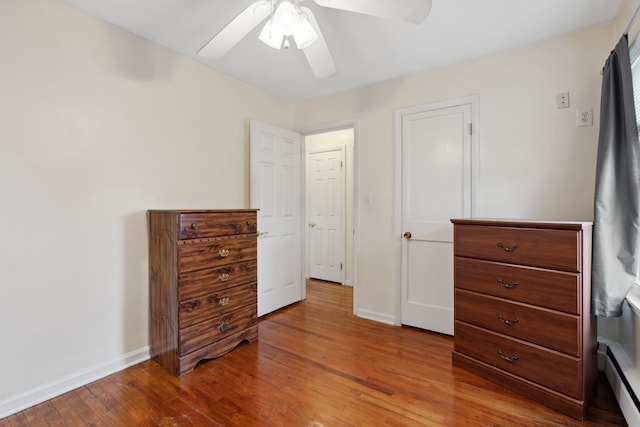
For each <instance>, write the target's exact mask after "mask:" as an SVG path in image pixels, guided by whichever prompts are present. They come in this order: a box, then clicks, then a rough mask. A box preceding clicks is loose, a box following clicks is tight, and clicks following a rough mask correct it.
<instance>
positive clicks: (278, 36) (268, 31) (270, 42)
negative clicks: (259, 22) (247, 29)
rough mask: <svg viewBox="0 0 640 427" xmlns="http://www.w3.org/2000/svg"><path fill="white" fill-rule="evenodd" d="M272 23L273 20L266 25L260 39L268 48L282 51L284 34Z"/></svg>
mask: <svg viewBox="0 0 640 427" xmlns="http://www.w3.org/2000/svg"><path fill="white" fill-rule="evenodd" d="M272 21H273V19H269V20H268V21H267V23H266V24H264V27H262V31H261V32H260V35H259V36H258V38H259V39H260V41H262V42H263V43H264V44H266V45H267V46H271V47H272V48H274V49H280V46H282V39H283V38H284V34H283V33H282V31H279V29H278V26H277V25H273V22H272Z"/></svg>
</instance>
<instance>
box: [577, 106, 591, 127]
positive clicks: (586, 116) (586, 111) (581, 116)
mask: <svg viewBox="0 0 640 427" xmlns="http://www.w3.org/2000/svg"><path fill="white" fill-rule="evenodd" d="M592 125H593V109H592V108H591V107H589V108H581V109H577V110H576V126H592Z"/></svg>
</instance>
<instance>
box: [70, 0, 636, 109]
mask: <svg viewBox="0 0 640 427" xmlns="http://www.w3.org/2000/svg"><path fill="white" fill-rule="evenodd" d="M63 1H64V2H65V3H68V4H69V5H72V6H74V7H77V8H79V9H82V10H84V11H86V12H88V13H89V14H91V15H94V16H96V17H98V18H101V19H103V20H105V21H107V22H110V23H112V24H114V25H116V26H118V27H121V28H124V29H126V30H129V31H131V32H132V33H135V34H137V35H139V36H141V37H143V38H145V39H148V40H151V41H154V42H156V43H158V44H160V45H162V46H165V47H167V48H169V49H171V50H173V51H175V52H178V53H180V54H182V55H185V56H187V57H189V58H192V59H194V60H196V61H199V62H202V63H204V64H206V65H208V66H210V67H211V68H214V69H216V70H219V71H221V72H222V73H225V74H227V75H229V76H232V77H234V78H236V79H238V80H241V81H243V82H246V83H248V84H250V85H252V86H255V87H257V88H260V89H262V90H264V91H266V92H268V93H271V94H273V95H276V96H279V97H281V98H284V99H286V100H289V101H292V102H299V101H303V100H307V99H311V98H316V97H319V96H323V95H327V94H331V93H336V92H340V91H344V90H347V89H351V88H354V87H359V86H364V85H367V84H370V83H375V82H379V81H383V80H387V79H390V78H393V77H398V76H402V75H407V74H411V73H414V72H417V71H420V70H424V69H429V68H434V67H438V66H442V65H445V64H450V63H454V62H458V61H463V60H465V59H469V58H473V57H478V56H481V55H485V54H487V53H491V52H496V51H499V50H504V49H508V48H512V47H515V46H519V45H523V44H527V43H530V42H533V41H536V40H540V39H544V38H549V37H553V36H556V35H559V34H563V33H569V32H572V31H576V30H578V29H580V28H585V27H590V26H593V25H597V24H602V23H606V22H610V21H612V20H613V19H615V17H616V16H617V14H618V12H619V10H620V8H621V6H622V3H623V0H433V8H432V10H431V14H430V15H429V17H428V18H427V19H426V21H425V22H423V23H422V24H420V25H414V24H408V23H404V22H400V21H393V20H388V19H382V18H376V17H371V16H365V15H360V14H356V13H351V12H345V11H340V10H335V9H329V8H323V7H319V6H317V5H316V4H315V3H314V2H313V1H312V0H302V1H301V3H303V5H304V6H307V7H309V8H310V9H312V11H313V13H314V14H315V16H316V19H317V21H318V23H319V25H320V28H321V29H322V32H323V34H324V37H325V39H326V42H327V45H328V46H329V49H330V50H331V53H332V55H333V58H334V61H335V63H336V66H337V67H338V72H337V73H336V74H335V75H334V76H332V77H328V78H326V79H316V78H315V77H314V76H313V74H312V72H311V69H310V68H309V66H308V64H307V62H306V60H305V57H304V55H303V53H302V52H301V51H299V50H297V49H295V48H294V47H292V48H291V49H289V50H280V51H279V50H275V49H273V48H270V47H268V46H267V45H265V44H263V43H262V42H260V41H259V40H258V34H259V31H260V29H261V27H262V26H261V25H259V26H258V27H257V28H256V29H255V30H254V31H253V32H251V33H249V35H248V36H247V37H245V38H244V39H243V40H242V41H241V42H240V43H239V44H238V45H236V46H235V47H234V48H233V49H231V51H230V52H229V53H228V54H226V55H225V56H224V57H223V58H221V59H219V60H210V61H206V60H203V59H202V58H199V57H198V56H197V55H196V52H197V51H198V50H199V49H200V48H201V47H202V46H203V45H204V44H206V43H207V42H208V41H209V40H210V39H211V38H212V37H213V36H214V35H215V34H216V33H217V32H218V31H220V30H221V29H222V28H223V27H224V26H225V25H226V24H227V23H228V22H229V21H231V20H232V19H233V18H234V17H235V16H236V15H237V14H238V13H240V12H241V11H242V10H244V9H245V8H246V7H247V6H248V5H249V4H251V3H252V2H253V1H254V0H63ZM604 60H605V58H603V61H604Z"/></svg>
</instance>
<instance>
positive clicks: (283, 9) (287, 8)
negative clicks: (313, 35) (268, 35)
mask: <svg viewBox="0 0 640 427" xmlns="http://www.w3.org/2000/svg"><path fill="white" fill-rule="evenodd" d="M271 20H272V21H273V24H272V25H273V26H274V27H277V28H278V30H279V31H282V33H283V34H284V35H285V36H290V35H292V34H293V33H294V31H295V29H296V27H297V26H298V23H299V22H300V21H301V20H302V19H301V16H300V14H299V13H298V11H297V10H296V8H295V7H294V6H293V4H291V2H290V1H288V0H283V1H281V2H280V4H278V7H277V8H276V11H275V13H274V14H273V18H271Z"/></svg>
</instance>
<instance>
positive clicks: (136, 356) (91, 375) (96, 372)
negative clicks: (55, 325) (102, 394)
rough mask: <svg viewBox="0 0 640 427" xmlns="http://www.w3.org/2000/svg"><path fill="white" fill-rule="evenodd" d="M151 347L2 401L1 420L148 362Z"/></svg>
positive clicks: (0, 407) (0, 403) (0, 408)
mask: <svg viewBox="0 0 640 427" xmlns="http://www.w3.org/2000/svg"><path fill="white" fill-rule="evenodd" d="M149 357H150V355H149V346H146V347H142V348H139V349H137V350H134V351H132V352H130V353H127V354H124V355H122V356H118V357H114V358H113V359H111V360H107V361H105V362H103V363H100V364H98V365H95V366H93V367H91V368H88V369H85V370H83V371H78V372H76V373H74V374H71V375H68V376H66V377H62V378H59V379H58V380H56V381H53V382H51V383H49V384H44V385H42V386H40V387H37V388H34V389H31V390H27V391H26V392H23V393H20V394H19V395H16V396H12V397H9V399H6V400H4V401H0V418H5V417H8V416H9V415H11V414H15V413H16V412H20V411H22V410H24V409H27V408H29V407H31V406H34V405H37V404H38V403H42V402H44V401H46V400H49V399H52V398H54V397H56V396H60V395H61V394H64V393H66V392H68V391H71V390H73V389H76V388H78V387H82V386H84V385H87V384H89V383H91V382H93V381H96V380H99V379H100V378H104V377H106V376H108V375H111V374H113V373H115V372H118V371H121V370H123V369H126V368H128V367H130V366H133V365H137V364H138V363H140V362H144V361H145V360H148V359H149Z"/></svg>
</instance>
